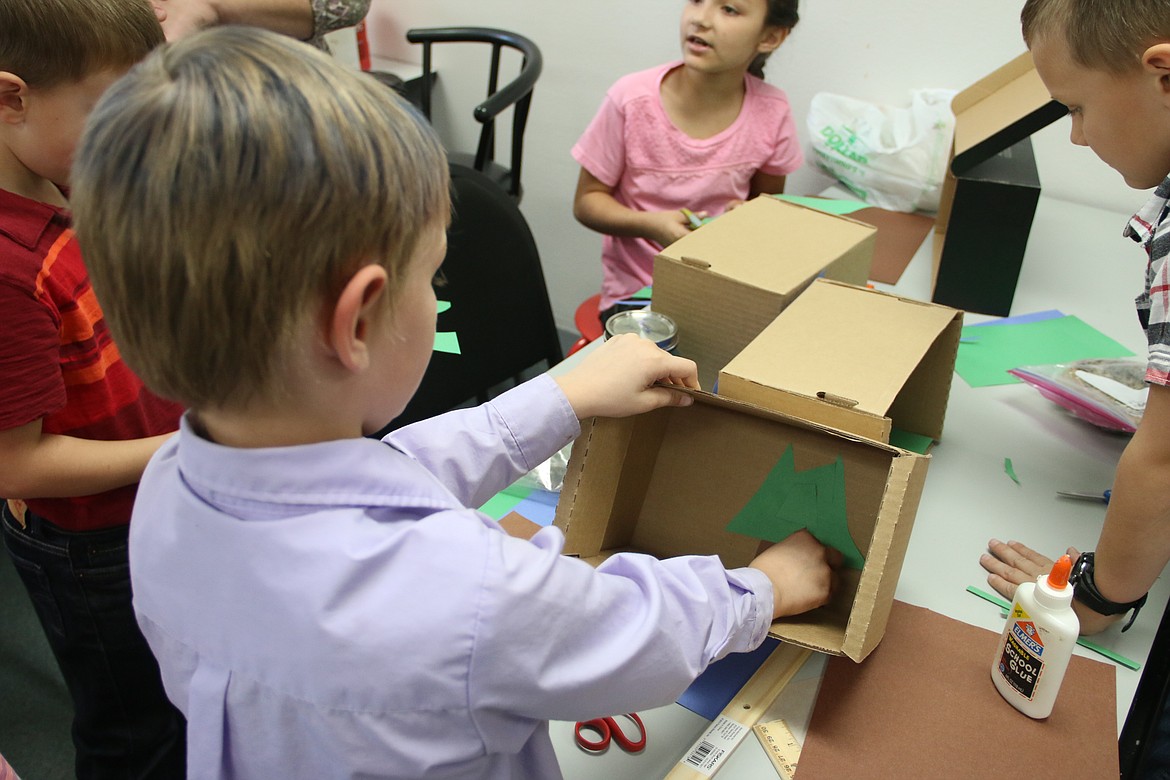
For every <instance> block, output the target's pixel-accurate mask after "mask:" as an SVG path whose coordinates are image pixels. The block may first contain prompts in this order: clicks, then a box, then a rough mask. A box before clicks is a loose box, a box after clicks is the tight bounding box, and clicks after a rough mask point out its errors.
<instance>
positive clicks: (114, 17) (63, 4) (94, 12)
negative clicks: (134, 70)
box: [0, 0, 165, 88]
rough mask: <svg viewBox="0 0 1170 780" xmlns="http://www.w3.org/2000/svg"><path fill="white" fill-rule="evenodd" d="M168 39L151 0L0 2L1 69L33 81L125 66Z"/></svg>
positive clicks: (46, 82) (46, 83) (49, 82)
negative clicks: (164, 34)
mask: <svg viewBox="0 0 1170 780" xmlns="http://www.w3.org/2000/svg"><path fill="white" fill-rule="evenodd" d="M164 40H165V38H164V36H163V31H162V27H161V26H160V25H159V22H158V18H157V17H156V16H155V14H154V8H153V7H152V6H151V4H150V0H3V2H0V70H2V71H7V72H9V73H12V74H15V75H17V76H19V77H20V78H22V79H24V81H25V82H26V83H27V84H28V85H29V86H32V87H41V88H47V87H53V86H56V85H57V84H60V83H63V82H68V81H80V80H82V79H83V78H85V77H86V76H88V75H89V74H91V73H96V72H100V71H103V70H109V69H118V70H125V69H126V68H129V67H130V66H131V65H133V64H134V63H135V62H138V61H139V60H141V59H142V58H143V57H145V56H146V55H147V54H148V53H149V52H150V50H151V49H153V48H155V47H156V46H158V45H159V44H161V43H163V41H164Z"/></svg>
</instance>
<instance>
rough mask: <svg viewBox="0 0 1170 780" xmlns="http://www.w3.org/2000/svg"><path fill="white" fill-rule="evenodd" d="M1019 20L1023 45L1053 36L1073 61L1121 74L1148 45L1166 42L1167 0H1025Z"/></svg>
mask: <svg viewBox="0 0 1170 780" xmlns="http://www.w3.org/2000/svg"><path fill="white" fill-rule="evenodd" d="M1020 22H1021V25H1022V27H1023V31H1024V41H1025V43H1027V44H1028V46H1029V47H1031V46H1032V44H1033V42H1034V41H1035V40H1036V39H1038V38H1041V37H1045V36H1050V35H1057V36H1060V37H1061V38H1062V39H1063V40H1064V42H1065V43H1066V44H1067V45H1068V48H1069V53H1070V54H1071V56H1072V58H1073V61H1074V62H1076V63H1077V64H1079V65H1082V66H1084V67H1087V68H1095V69H1099V70H1105V71H1109V72H1111V73H1125V72H1127V71H1130V70H1133V69H1134V68H1136V67H1138V66H1139V65H1140V64H1141V55H1142V52H1144V51H1145V50H1146V49H1147V48H1149V47H1150V46H1151V45H1153V44H1155V43H1159V42H1163V41H1170V0H1026V2H1025V3H1024V8H1023V10H1022V11H1021V12H1020Z"/></svg>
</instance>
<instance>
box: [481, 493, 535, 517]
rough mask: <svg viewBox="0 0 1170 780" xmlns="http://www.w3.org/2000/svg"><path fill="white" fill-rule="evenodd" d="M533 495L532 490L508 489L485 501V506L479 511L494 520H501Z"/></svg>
mask: <svg viewBox="0 0 1170 780" xmlns="http://www.w3.org/2000/svg"><path fill="white" fill-rule="evenodd" d="M531 493H532V488H525V487H517V486H515V485H513V486H511V487H506V488H504V489H503V490H501V491H500V492H499V493H496V494H495V495H494V496H492V497H491V498H489V499H488V500H487V501H485V502H484V505H483V506H481V507H480V508H479V511H481V512H483V513H484V514H485V515H487V516H488V517H490V518H491V519H493V520H499V519H500V518H501V517H503V516H504V515H506V514H508V513H509V512H511V511H512V510H513V509H515V508H516V505H517V504H519V503H520V502H521V501H523V500H524V499H526V498H528V496H529V495H530V494H531Z"/></svg>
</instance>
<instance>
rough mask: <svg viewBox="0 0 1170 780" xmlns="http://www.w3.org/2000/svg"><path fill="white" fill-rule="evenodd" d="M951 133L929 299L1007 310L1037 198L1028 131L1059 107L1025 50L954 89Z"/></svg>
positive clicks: (1058, 113)
mask: <svg viewBox="0 0 1170 780" xmlns="http://www.w3.org/2000/svg"><path fill="white" fill-rule="evenodd" d="M951 109H952V111H954V114H955V137H954V143H953V145H952V147H951V158H950V162H949V165H948V166H947V173H946V178H945V179H944V181H943V189H942V195H941V197H940V202H939V210H938V217H937V219H936V220H935V228H934V230H935V235H934V275H933V281H932V285H931V287H932V290H933V293H932V300H934V301H936V302H938V303H944V304H947V305H948V306H954V307H956V308H960V309H966V310H968V311H975V312H981V313H983V314H996V315H1001V316H1003V315H1007V314H1009V313H1010V311H1011V304H1012V298H1013V296H1014V295H1015V290H1016V281H1017V279H1018V278H1019V275H1020V267H1021V265H1022V264H1023V261H1024V251H1025V250H1026V249H1027V246H1028V233H1029V232H1030V231H1031V228H1032V217H1033V216H1034V215H1035V212H1036V202H1037V200H1038V199H1039V197H1040V178H1039V175H1038V173H1037V171H1036V160H1035V156H1034V154H1033V152H1032V144H1031V139H1030V138H1029V136H1031V135H1032V133H1035V132H1036V131H1037V130H1040V129H1041V128H1044V127H1046V126H1048V125H1050V124H1052V123H1053V122H1055V121H1056V120H1057V119H1059V118H1061V117H1062V116H1064V115H1065V114H1066V113H1067V109H1066V108H1065V107H1064V106H1062V105H1061V104H1060V103H1057V102H1056V101H1055V100H1053V99H1052V98H1051V97H1049V95H1048V89H1047V88H1046V87H1045V86H1044V83H1043V82H1042V81H1041V80H1040V76H1039V75H1037V73H1036V68H1035V67H1034V65H1033V64H1032V55H1031V54H1030V53H1028V52H1025V53H1024V54H1021V55H1020V56H1019V57H1016V58H1015V59H1014V60H1012V61H1011V62H1009V63H1008V64H1006V65H1004V66H1003V67H1001V68H999V69H998V70H996V71H995V72H994V73H991V74H990V75H988V76H986V77H985V78H983V79H980V80H979V81H977V82H976V83H975V84H972V85H971V86H970V87H968V88H967V89H965V90H963V91H962V92H960V93H958V94H957V95H955V97H954V99H953V100H952V101H951Z"/></svg>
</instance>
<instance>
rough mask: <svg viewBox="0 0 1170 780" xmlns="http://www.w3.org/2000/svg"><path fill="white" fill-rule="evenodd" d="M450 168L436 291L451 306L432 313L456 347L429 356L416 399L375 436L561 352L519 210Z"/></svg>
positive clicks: (475, 178) (476, 395)
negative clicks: (444, 253) (447, 213)
mask: <svg viewBox="0 0 1170 780" xmlns="http://www.w3.org/2000/svg"><path fill="white" fill-rule="evenodd" d="M450 169H451V196H452V207H453V215H452V221H451V226H450V228H449V230H448V232H447V257H446V259H445V260H444V261H443V266H442V270H441V273H440V277H439V278H440V281H439V283H438V285H439V286H437V288H436V294H437V296H438V298H439V300H440V301H446V302H448V303H450V305H451V306H450V309H448V310H446V311H443V312H441V313H440V314H439V320H438V330H439V331H442V332H451V331H453V332H454V333H455V335H456V337H457V339H458V341H459V348H460V351H459V354H450V353H445V352H435V353H434V354H433V355H432V356H431V362H430V365H429V366H428V367H427V371H426V374H425V375H424V377H423V380H422V384H421V385H420V387H419V389H418V392H417V393H416V394H415V397H414V398H413V399H412V400H411V402H410V404H409V405H408V406H407V407H406V410H405V411H404V412H403V414H402V415H401V416H400V417H398V418H397V419H396V420H394V421H393V422H392V423H391V424H390V425H388V426H387V427H386V428H385V429H383V431H381V432H380V433H379V434H378V435H379V436H384V435H385V434H386V433H388V432H389V431H391V430H393V429H395V428H398V427H401V426H402V425H406V424H408V423H411V422H415V421H416V420H421V419H424V418H426V417H431V416H434V415H436V414H441V413H442V412H445V411H448V410H450V409H454V408H457V407H459V406H462V405H465V404H466V403H467V402H469V401H476V402H481V403H482V402H483V401H486V400H488V396H489V393H490V391H491V389H492V388H493V387H496V386H497V385H501V384H503V383H505V382H516V381H519V379H520V376H521V375H522V374H523V373H524V372H525V371H526V370H528V369H530V368H532V367H533V366H536V365H537V364H540V363H542V362H543V363H545V364H547V366H552V365H553V364H555V363H558V362H560V361H561V359H562V357H563V355H562V352H561V344H560V339H559V337H558V336H557V328H556V322H555V320H554V319H553V312H552V306H551V305H550V303H549V299H548V290H547V288H546V287H545V283H544V271H543V269H542V268H541V265H540V255H539V253H538V252H537V249H536V242H535V241H534V240H533V238H532V232H531V231H530V230H529V228H528V223H527V222H526V221H525V219H524V215H523V214H521V213H520V209H519V208H518V207H517V206H516V204H515V202H514V201H513V200H512V199H511V198H510V197H508V195H507V194H506V193H505V192H503V190H501V189H500V188H499V187H498V186H497V185H496V184H495V183H493V182H492V181H491V180H489V179H488V178H487V176H485V175H484V174H482V173H480V172H479V171H476V170H473V169H471V168H468V167H467V166H465V165H461V164H459V163H454V162H453V163H451V164H450ZM542 368H543V367H542Z"/></svg>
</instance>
